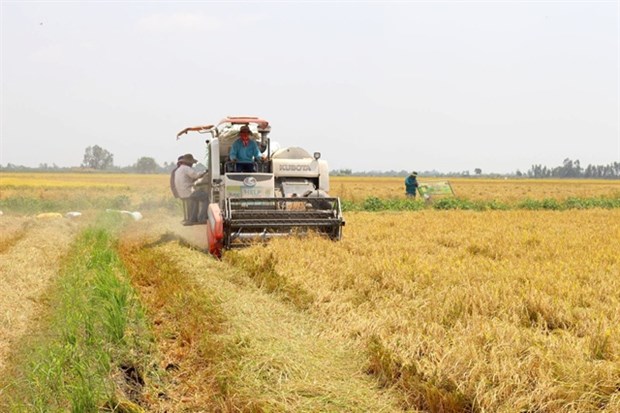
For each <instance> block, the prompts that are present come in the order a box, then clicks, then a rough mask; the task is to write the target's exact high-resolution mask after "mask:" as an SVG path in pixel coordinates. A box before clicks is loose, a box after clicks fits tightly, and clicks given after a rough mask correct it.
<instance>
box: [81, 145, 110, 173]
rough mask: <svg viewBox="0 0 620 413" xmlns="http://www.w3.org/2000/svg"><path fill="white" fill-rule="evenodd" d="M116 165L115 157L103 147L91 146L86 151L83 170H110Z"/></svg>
mask: <svg viewBox="0 0 620 413" xmlns="http://www.w3.org/2000/svg"><path fill="white" fill-rule="evenodd" d="M113 164H114V155H112V154H111V153H110V152H108V151H107V150H105V149H103V148H102V147H101V146H98V145H95V146H89V147H88V148H86V150H85V151H84V160H83V161H82V167H83V168H92V169H108V168H110V167H111V166H113Z"/></svg>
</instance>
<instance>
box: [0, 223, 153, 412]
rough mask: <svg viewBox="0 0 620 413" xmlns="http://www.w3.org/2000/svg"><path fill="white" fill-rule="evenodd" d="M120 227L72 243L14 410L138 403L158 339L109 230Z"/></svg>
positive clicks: (22, 372)
mask: <svg viewBox="0 0 620 413" xmlns="http://www.w3.org/2000/svg"><path fill="white" fill-rule="evenodd" d="M119 222H120V221H119V220H118V219H115V217H106V221H100V222H99V223H98V225H97V226H96V227H92V228H89V229H86V230H85V231H84V232H83V233H82V234H81V236H80V237H79V238H78V239H77V240H76V242H75V244H74V245H73V247H72V250H71V252H70V254H69V257H68V258H67V261H66V263H65V265H64V267H63V269H62V272H61V274H60V278H59V280H58V283H57V284H56V286H55V288H54V291H52V292H50V298H49V300H50V301H49V302H50V308H51V309H52V310H51V311H52V312H51V314H49V315H48V316H49V319H48V320H46V321H45V322H43V323H42V324H44V325H42V326H41V327H40V331H39V332H37V333H36V334H35V338H34V340H32V341H30V342H29V343H28V344H27V345H26V346H24V348H23V353H22V354H21V355H18V359H19V360H21V362H20V363H18V364H20V365H19V366H14V367H13V369H14V371H15V373H14V380H13V382H12V383H11V384H9V388H10V392H7V393H8V394H10V398H11V400H10V401H8V403H10V406H7V407H10V409H11V411H15V412H32V411H73V412H94V411H99V410H100V409H101V408H103V407H107V408H109V409H110V410H113V409H115V408H117V407H118V406H119V405H120V404H121V403H122V404H124V405H125V406H127V405H129V404H131V402H129V401H127V398H128V397H131V396H132V395H133V396H135V397H139V388H140V387H141V386H142V385H143V383H144V381H143V376H144V372H145V371H146V369H147V364H148V357H147V356H144V355H145V354H149V351H150V350H149V349H150V347H151V346H152V341H151V338H150V333H149V331H148V328H147V325H146V321H145V318H144V315H143V311H142V309H141V307H140V304H139V302H138V300H137V298H136V295H135V293H134V291H133V289H132V288H131V286H130V284H129V281H128V278H127V274H126V272H125V270H124V267H123V266H122V263H121V261H120V259H119V257H118V255H117V254H116V252H115V250H114V238H113V236H112V235H111V230H110V229H107V228H110V227H112V228H113V227H115V226H118V223H119ZM0 407H1V406H0Z"/></svg>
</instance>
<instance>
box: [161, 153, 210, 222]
mask: <svg viewBox="0 0 620 413" xmlns="http://www.w3.org/2000/svg"><path fill="white" fill-rule="evenodd" d="M197 162H198V161H197V160H196V159H194V156H193V155H192V154H191V153H187V154H185V155H183V156H179V158H178V161H177V167H176V168H175V169H174V170H173V171H172V174H171V176H170V187H171V190H172V193H173V194H174V196H175V197H177V198H180V199H182V200H183V202H184V203H185V206H186V208H187V215H186V216H185V221H183V225H196V224H204V223H205V222H206V221H207V208H208V206H209V195H208V194H207V193H206V192H204V191H202V190H200V189H196V188H194V182H196V181H197V180H198V179H199V178H201V177H202V176H203V175H204V174H205V173H198V172H197V171H196V170H194V169H193V168H192V166H193V165H194V164H195V163H197Z"/></svg>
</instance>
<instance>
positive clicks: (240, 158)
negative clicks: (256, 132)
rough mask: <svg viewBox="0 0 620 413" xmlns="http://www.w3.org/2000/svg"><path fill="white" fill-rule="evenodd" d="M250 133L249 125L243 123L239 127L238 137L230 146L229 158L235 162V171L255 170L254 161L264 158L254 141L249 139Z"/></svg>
mask: <svg viewBox="0 0 620 413" xmlns="http://www.w3.org/2000/svg"><path fill="white" fill-rule="evenodd" d="M250 134H251V131H250V127H249V126H248V125H243V126H242V127H241V129H239V139H237V140H236V141H235V142H234V143H233V144H232V146H231V147H230V154H229V157H230V160H231V161H233V162H237V166H236V168H235V171H236V172H256V170H255V167H254V161H257V160H259V159H264V156H263V155H261V153H260V149H259V148H258V144H257V143H256V141H255V140H253V139H250Z"/></svg>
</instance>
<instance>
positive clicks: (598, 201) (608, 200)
mask: <svg viewBox="0 0 620 413" xmlns="http://www.w3.org/2000/svg"><path fill="white" fill-rule="evenodd" d="M593 208H603V209H614V208H620V197H597V198H576V197H571V198H567V199H565V200H557V199H554V198H545V199H541V200H536V199H526V200H523V201H519V202H516V203H508V202H505V201H498V200H475V201H474V200H469V199H463V198H453V197H450V198H440V199H437V200H432V201H425V200H423V199H396V198H392V199H389V198H387V199H382V198H377V197H367V198H366V199H364V200H363V201H361V202H356V201H349V200H343V201H342V209H343V211H345V212H347V211H369V212H377V211H419V210H423V209H436V210H455V209H456V210H469V211H492V210H514V209H527V210H536V211H538V210H555V211H564V210H569V209H593Z"/></svg>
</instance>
